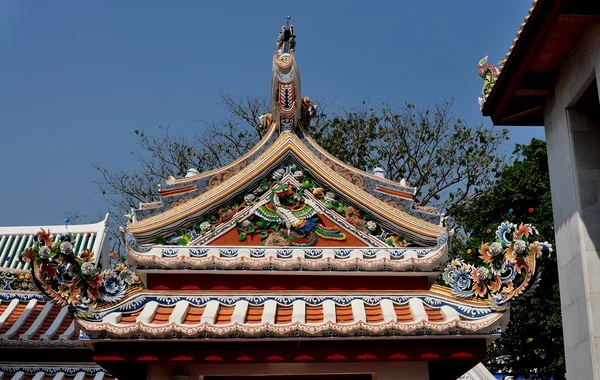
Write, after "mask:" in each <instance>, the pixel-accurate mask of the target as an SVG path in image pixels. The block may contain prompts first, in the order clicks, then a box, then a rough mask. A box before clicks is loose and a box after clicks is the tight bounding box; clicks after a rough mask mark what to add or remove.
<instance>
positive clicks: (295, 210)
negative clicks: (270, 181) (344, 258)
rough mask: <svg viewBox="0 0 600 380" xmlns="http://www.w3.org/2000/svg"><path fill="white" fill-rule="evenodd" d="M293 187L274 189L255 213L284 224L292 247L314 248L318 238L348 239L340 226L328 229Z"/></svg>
mask: <svg viewBox="0 0 600 380" xmlns="http://www.w3.org/2000/svg"><path fill="white" fill-rule="evenodd" d="M310 203H311V202H310V201H307V200H306V199H304V198H303V197H300V196H298V195H297V194H296V190H295V189H294V188H293V187H292V186H291V185H290V184H287V185H282V186H278V187H275V188H273V189H272V192H271V196H270V198H269V202H268V203H265V204H264V205H261V206H259V207H258V208H257V209H256V211H255V212H254V214H255V215H256V216H258V217H259V218H262V219H264V220H267V221H269V222H283V223H285V227H286V229H287V235H288V236H289V237H290V243H291V244H292V245H300V246H310V245H313V244H314V243H315V242H316V241H317V239H318V238H322V239H330V240H345V239H346V235H345V234H344V233H343V232H341V231H340V229H339V228H337V227H326V226H324V225H323V224H321V223H320V222H319V217H318V216H317V211H316V210H315V208H314V207H313V206H312V205H311V204H310Z"/></svg>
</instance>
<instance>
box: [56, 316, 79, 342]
mask: <svg viewBox="0 0 600 380" xmlns="http://www.w3.org/2000/svg"><path fill="white" fill-rule="evenodd" d="M74 333H75V320H73V322H71V324H70V325H69V328H68V329H67V330H66V331H65V332H64V333H62V334H60V335H59V336H58V339H60V340H69V339H71V337H72V336H73V334H74Z"/></svg>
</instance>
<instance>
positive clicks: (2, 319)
mask: <svg viewBox="0 0 600 380" xmlns="http://www.w3.org/2000/svg"><path fill="white" fill-rule="evenodd" d="M18 305H19V299H17V298H13V299H12V300H11V301H10V303H9V304H8V307H7V308H6V309H5V310H4V313H2V315H0V326H2V325H3V324H4V322H6V320H7V319H8V316H9V315H11V314H12V313H13V311H15V309H16V308H17V306H18Z"/></svg>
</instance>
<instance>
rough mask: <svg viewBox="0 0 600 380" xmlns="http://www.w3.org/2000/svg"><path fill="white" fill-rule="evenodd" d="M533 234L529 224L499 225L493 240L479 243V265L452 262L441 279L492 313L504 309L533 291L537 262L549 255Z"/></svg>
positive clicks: (547, 246)
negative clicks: (486, 305)
mask: <svg viewBox="0 0 600 380" xmlns="http://www.w3.org/2000/svg"><path fill="white" fill-rule="evenodd" d="M537 234H538V231H537V230H536V228H535V227H534V226H532V225H530V224H520V225H516V224H513V223H510V222H503V223H502V224H500V226H499V227H498V229H497V230H496V241H495V242H493V243H482V244H481V248H480V249H479V254H480V256H479V259H480V260H481V262H480V265H479V266H477V265H473V264H468V263H466V262H465V261H464V260H463V259H454V260H452V261H451V262H450V263H448V265H447V266H446V269H445V270H444V274H443V277H442V278H443V280H444V282H445V283H446V284H447V285H448V286H450V288H451V289H452V293H453V294H454V295H456V296H458V297H476V298H481V299H487V301H488V303H489V305H490V308H492V310H497V311H504V310H507V309H508V308H509V306H510V302H511V301H513V300H516V299H518V298H519V297H521V296H527V295H529V294H530V293H531V292H532V291H533V290H535V287H536V286H537V283H538V281H539V276H540V271H539V270H538V271H536V266H537V264H538V262H537V261H538V260H539V259H540V258H541V257H542V255H549V254H550V253H551V252H552V245H551V244H549V243H548V242H543V243H541V242H539V241H532V240H533V237H534V236H535V235H537Z"/></svg>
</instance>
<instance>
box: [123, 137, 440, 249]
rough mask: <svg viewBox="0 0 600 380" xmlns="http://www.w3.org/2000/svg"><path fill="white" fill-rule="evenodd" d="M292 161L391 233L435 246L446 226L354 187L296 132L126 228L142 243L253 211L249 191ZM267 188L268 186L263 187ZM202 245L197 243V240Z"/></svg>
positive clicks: (313, 186) (192, 237)
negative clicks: (191, 195)
mask: <svg viewBox="0 0 600 380" xmlns="http://www.w3.org/2000/svg"><path fill="white" fill-rule="evenodd" d="M288 164H292V165H296V166H297V167H298V168H299V169H300V170H303V171H305V172H306V173H308V174H309V175H310V176H311V178H312V179H313V180H314V184H311V186H310V187H311V189H312V190H314V189H316V188H318V187H321V188H323V189H329V190H331V191H333V192H335V193H336V194H338V195H339V198H338V199H339V201H341V202H342V203H344V204H345V205H351V206H352V207H354V208H355V209H357V210H360V211H361V213H362V215H361V216H362V217H366V216H367V215H368V216H369V217H371V218H373V219H374V221H375V222H377V223H378V224H379V225H381V226H382V227H385V228H386V229H387V230H389V231H390V232H392V233H395V234H399V235H401V236H405V237H407V238H408V239H410V240H411V241H415V242H418V243H419V244H420V245H426V246H431V245H435V244H436V242H437V239H438V238H439V236H440V235H441V234H442V233H443V231H444V230H445V228H444V227H443V226H440V225H437V224H433V223H429V222H427V221H424V220H422V219H419V218H417V217H415V216H413V215H409V214H407V213H406V212H403V211H401V210H399V209H397V208H395V207H393V206H391V205H389V204H387V203H386V202H384V201H382V200H380V199H378V198H377V197H375V196H373V195H372V194H370V193H368V192H366V191H365V190H363V189H361V188H358V187H357V186H355V185H353V184H352V183H351V182H349V181H348V180H346V179H345V178H344V177H343V176H342V175H340V174H338V173H337V172H336V171H334V170H332V169H331V168H330V167H329V166H327V165H326V164H325V163H324V162H323V161H322V160H321V159H320V158H319V157H317V156H316V155H315V154H314V153H313V152H312V151H311V150H309V149H308V148H307V147H306V145H305V144H304V143H303V142H302V141H301V140H300V139H299V138H298V136H296V135H295V134H293V133H285V134H282V135H280V136H279V138H278V139H277V141H275V142H274V143H273V145H272V146H271V147H270V148H269V149H267V150H266V151H265V152H264V153H263V154H262V155H261V156H260V157H259V158H257V159H256V160H254V161H253V162H252V163H250V164H249V165H248V166H246V167H245V168H244V169H242V170H241V171H240V172H238V173H237V174H236V175H234V176H232V177H230V178H229V179H227V180H226V181H224V182H223V183H221V184H219V185H217V186H215V187H213V188H211V189H210V190H208V191H205V192H204V193H202V194H200V195H198V196H196V197H194V198H192V199H189V200H188V201H187V202H185V203H182V204H180V205H178V206H176V207H173V208H172V209H168V210H166V211H164V212H162V213H160V214H158V215H155V216H152V217H149V218H147V219H144V220H142V221H136V222H134V223H130V224H129V225H128V226H127V229H128V231H129V232H130V233H131V234H132V235H133V236H134V237H135V238H136V240H137V241H138V242H139V243H141V244H144V243H146V244H147V243H155V242H156V239H157V238H160V237H163V238H164V239H166V238H168V237H170V236H172V235H173V234H174V233H175V232H176V231H179V232H180V233H184V234H185V233H186V229H189V228H190V227H191V226H194V225H195V224H200V223H202V222H203V221H206V220H205V219H206V218H207V217H208V216H209V215H211V214H213V216H215V219H216V220H218V221H219V222H221V223H225V222H226V220H230V219H231V218H230V217H229V216H230V215H227V216H228V218H223V215H222V214H223V212H227V213H231V212H232V207H231V206H236V207H233V209H234V210H233V213H234V214H237V213H238V212H241V211H242V208H244V209H245V210H244V211H245V212H249V211H250V210H249V209H247V208H245V207H240V204H241V201H240V199H241V198H243V197H244V196H245V195H247V194H248V191H250V190H251V189H256V188H257V187H258V186H259V185H262V186H264V184H263V182H262V181H263V180H265V179H266V178H267V177H268V176H271V175H272V173H273V172H274V171H275V170H278V169H281V168H283V166H285V165H288ZM298 185H300V184H298ZM267 188H269V184H267V187H266V188H265V190H266V189H267ZM312 190H311V191H312ZM240 197H241V198H240ZM236 201H237V202H236ZM224 208H225V210H224ZM219 211H220V212H221V213H220V214H219ZM213 221H214V220H213ZM227 227H231V226H227ZM219 231H220V232H225V231H223V230H219ZM197 235H198V234H197V233H194V231H190V236H188V240H189V241H188V242H191V241H192V240H196V239H197V237H198V236H197ZM204 243H205V242H204ZM204 243H202V242H199V244H204Z"/></svg>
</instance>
